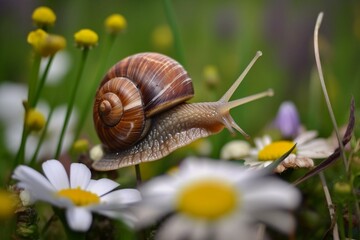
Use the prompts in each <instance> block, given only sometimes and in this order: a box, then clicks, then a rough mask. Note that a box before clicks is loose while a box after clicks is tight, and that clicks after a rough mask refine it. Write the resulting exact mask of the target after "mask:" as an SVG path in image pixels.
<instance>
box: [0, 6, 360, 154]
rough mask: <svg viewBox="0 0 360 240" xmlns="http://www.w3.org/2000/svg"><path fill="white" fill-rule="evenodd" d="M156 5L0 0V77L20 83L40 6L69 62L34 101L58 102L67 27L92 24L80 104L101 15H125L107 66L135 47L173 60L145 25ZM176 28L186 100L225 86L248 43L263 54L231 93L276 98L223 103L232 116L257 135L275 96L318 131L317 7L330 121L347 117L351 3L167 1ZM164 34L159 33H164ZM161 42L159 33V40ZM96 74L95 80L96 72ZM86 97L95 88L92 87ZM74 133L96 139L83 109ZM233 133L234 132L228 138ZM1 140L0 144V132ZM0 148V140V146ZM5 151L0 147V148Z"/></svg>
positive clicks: (207, 96)
mask: <svg viewBox="0 0 360 240" xmlns="http://www.w3.org/2000/svg"><path fill="white" fill-rule="evenodd" d="M163 3H164V2H163V1H161V0H154V1H130V0H128V1H109V0H108V1H84V0H82V1H69V0H64V1H29V0H17V1H10V0H8V1H6V0H1V1H0V28H1V39H0V53H1V54H0V81H1V82H3V81H11V82H17V83H24V84H26V83H27V80H28V76H29V66H30V64H29V60H30V57H29V56H30V53H31V47H30V46H29V45H28V44H27V42H26V37H27V34H28V33H29V31H31V30H34V29H35V27H34V26H33V24H32V21H31V14H32V11H33V10H34V9H35V8H36V7H38V6H41V5H44V6H48V7H50V8H52V9H53V10H54V12H55V13H56V15H57V21H56V24H55V26H54V27H53V29H51V32H52V33H55V34H60V35H63V36H65V38H66V39H67V48H66V51H68V52H69V53H70V56H71V62H72V65H71V68H70V71H69V72H68V74H67V75H66V77H65V79H64V80H63V81H62V82H61V83H60V84H58V85H56V86H47V87H46V88H45V92H44V94H43V96H42V98H43V99H49V98H54V97H55V99H56V100H55V103H56V104H61V103H66V101H67V100H68V99H67V97H68V94H69V86H72V82H71V81H73V79H74V73H75V72H76V66H77V63H78V61H79V59H80V51H79V49H77V48H76V47H75V44H74V40H73V34H74V33H75V32H76V31H78V30H80V29H81V28H91V29H93V30H94V31H96V32H97V33H98V34H99V36H100V41H99V45H98V46H97V47H96V48H95V49H93V50H92V51H91V52H90V55H89V59H88V62H87V64H86V66H85V68H86V69H85V74H84V77H83V79H82V83H81V87H80V88H81V91H80V92H79V94H78V96H77V98H76V107H77V108H78V109H79V108H81V107H82V106H83V105H84V104H85V101H84V95H85V94H84V93H86V91H87V87H88V85H89V84H88V83H89V82H91V81H93V80H94V79H93V78H94V75H95V70H96V66H97V65H98V64H99V63H98V59H99V56H100V55H101V51H102V47H103V44H105V43H104V41H103V40H104V39H105V37H104V36H105V31H104V20H105V18H106V17H107V16H108V15H110V14H112V13H120V14H122V15H123V16H124V17H125V18H126V19H127V22H128V27H127V29H126V31H125V32H124V33H123V34H121V35H120V36H119V37H118V38H117V40H116V43H115V47H114V48H113V51H112V52H111V54H110V56H109V58H108V59H109V60H108V62H107V63H106V66H107V68H108V67H110V66H111V65H113V64H114V63H116V62H117V61H119V60H120V59H122V58H124V57H126V56H128V55H131V54H134V53H137V52H144V51H157V52H162V53H165V54H167V55H169V56H171V57H173V58H175V59H177V60H179V61H180V59H179V58H178V54H177V53H176V51H175V50H174V46H173V44H170V45H167V44H166V43H165V44H162V45H161V44H160V45H159V42H158V41H157V42H156V40H154V32H155V31H156V29H158V28H159V27H161V26H167V24H168V20H167V17H166V12H165V8H164V4H163ZM172 5H173V10H174V13H175V17H176V23H177V26H178V30H179V33H180V40H181V45H182V46H183V55H184V62H183V65H184V66H185V68H186V70H187V71H188V73H189V74H190V76H191V77H192V79H193V83H194V87H195V97H194V98H193V99H191V102H198V101H214V100H217V99H218V98H220V97H221V95H222V94H223V93H224V92H225V91H226V89H228V87H229V86H230V85H231V83H232V82H233V81H234V80H235V79H236V78H237V77H238V75H239V74H240V73H241V72H242V70H243V69H244V68H245V66H246V65H247V64H248V63H249V61H250V60H251V58H252V57H253V55H254V54H255V52H256V51H257V50H261V51H262V52H263V56H262V57H261V58H260V60H259V61H258V62H257V63H256V64H255V66H254V67H253V68H252V69H251V71H250V73H249V74H248V75H247V77H246V78H245V80H244V82H243V83H242V84H241V86H240V87H239V89H238V90H237V91H236V93H235V95H234V97H233V99H235V98H240V97H244V96H247V95H250V94H253V93H256V92H260V91H263V90H266V89H268V88H273V89H274V91H275V96H274V97H272V98H266V99H262V100H259V101H256V102H252V103H249V104H247V105H244V106H241V107H238V108H236V109H234V110H232V112H231V113H232V116H233V117H234V119H235V121H236V122H237V123H238V124H239V125H240V126H241V127H242V128H243V129H244V130H245V131H246V132H247V133H249V134H250V135H251V136H257V135H258V134H260V133H261V131H262V129H263V128H264V127H265V126H266V125H267V124H268V123H269V122H271V120H272V119H273V118H274V116H275V115H276V112H277V109H278V107H279V105H280V104H281V102H282V101H285V100H291V101H293V102H295V104H296V105H297V107H298V109H299V111H300V116H301V120H302V122H303V123H304V125H306V126H307V127H308V128H309V129H317V130H319V132H320V134H321V135H322V136H324V137H328V136H329V135H330V134H331V132H332V125H331V121H330V118H329V115H328V113H327V109H326V106H325V105H324V100H323V99H324V97H323V95H322V92H321V89H320V87H319V82H318V79H317V73H316V71H315V65H314V63H315V61H314V53H313V30H314V25H315V21H316V17H317V15H318V13H319V12H320V11H323V12H324V19H323V23H322V26H321V28H320V48H321V58H322V64H323V70H324V75H325V80H326V83H327V87H328V90H329V94H330V99H331V102H332V105H333V108H334V112H335V115H336V117H337V121H338V124H339V125H344V124H346V121H347V118H348V109H349V103H350V98H351V96H354V97H355V101H356V102H359V101H358V100H360V99H359V96H358V92H359V90H358V89H359V87H360V67H359V63H360V61H359V60H360V54H359V53H360V1H341V0H331V1H328V0H323V1H287V0H276V1H235V0H228V1H215V0H207V1H204V0H201V1H190V0H187V1H184V0H183V1H172ZM165 38H166V37H165ZM160 39H162V38H161V37H160ZM208 65H213V66H215V67H216V69H217V71H218V74H219V82H218V83H217V85H216V87H215V88H209V87H208V86H207V85H206V83H205V79H204V74H203V70H204V68H205V67H206V66H208ZM98 81H100V79H98ZM94 94H95V93H94ZM83 129H84V130H83V134H82V136H85V137H89V138H90V139H91V143H92V144H96V143H99V140H98V138H97V136H96V135H95V132H94V128H93V124H92V117H91V113H89V117H88V120H87V122H86V125H85V127H84V128H83ZM3 130H4V126H2V128H1V132H0V133H2V132H3ZM236 138H240V139H243V137H242V136H240V135H237V136H236ZM231 139H234V137H233V136H231V134H229V132H228V131H226V130H225V131H223V132H222V133H221V134H219V135H217V136H212V137H210V138H209V140H210V141H211V142H212V143H213V148H212V156H213V157H218V153H219V149H220V148H221V146H222V145H223V144H224V143H225V142H227V141H229V140H231ZM1 141H2V142H3V141H6V140H5V139H1ZM0 148H1V147H0ZM1 153H2V155H1V158H3V157H8V155H7V154H6V150H4V149H2V151H1Z"/></svg>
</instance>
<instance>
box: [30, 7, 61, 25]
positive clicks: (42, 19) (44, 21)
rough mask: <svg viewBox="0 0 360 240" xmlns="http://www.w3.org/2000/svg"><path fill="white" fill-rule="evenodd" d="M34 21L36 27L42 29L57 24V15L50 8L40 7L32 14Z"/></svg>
mask: <svg viewBox="0 0 360 240" xmlns="http://www.w3.org/2000/svg"><path fill="white" fill-rule="evenodd" d="M32 20H33V21H34V23H35V25H36V26H38V27H40V28H42V27H47V26H52V25H54V23H55V20H56V15H55V13H54V12H53V10H51V9H50V8H48V7H38V8H36V9H35V10H34V12H33V14H32Z"/></svg>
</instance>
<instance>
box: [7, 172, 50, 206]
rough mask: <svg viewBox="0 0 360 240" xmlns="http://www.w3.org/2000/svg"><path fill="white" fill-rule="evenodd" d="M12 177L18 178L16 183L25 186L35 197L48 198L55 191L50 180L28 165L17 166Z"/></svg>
mask: <svg viewBox="0 0 360 240" xmlns="http://www.w3.org/2000/svg"><path fill="white" fill-rule="evenodd" d="M12 178H13V179H16V180H19V181H20V182H19V183H18V185H20V186H25V187H26V189H27V190H28V191H29V192H30V194H31V196H35V199H40V200H45V201H46V200H48V199H49V196H50V195H51V194H52V193H53V192H54V191H55V189H54V188H53V186H52V185H51V184H50V182H49V181H48V180H47V179H46V178H45V177H44V176H43V175H42V174H40V173H39V172H37V171H35V170H34V169H32V168H30V167H28V166H24V165H21V166H18V167H17V168H16V169H15V170H14V174H13V176H12Z"/></svg>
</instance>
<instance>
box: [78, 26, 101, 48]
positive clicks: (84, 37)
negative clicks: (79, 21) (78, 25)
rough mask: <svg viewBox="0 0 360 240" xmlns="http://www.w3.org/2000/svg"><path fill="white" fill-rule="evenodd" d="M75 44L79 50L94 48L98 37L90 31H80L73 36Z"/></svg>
mask: <svg viewBox="0 0 360 240" xmlns="http://www.w3.org/2000/svg"><path fill="white" fill-rule="evenodd" d="M74 38H75V43H76V45H77V46H78V47H79V48H92V47H95V46H96V45H97V43H98V41H99V37H98V35H97V34H96V32H94V31H93V30H91V29H81V30H80V31H78V32H76V33H75V34H74Z"/></svg>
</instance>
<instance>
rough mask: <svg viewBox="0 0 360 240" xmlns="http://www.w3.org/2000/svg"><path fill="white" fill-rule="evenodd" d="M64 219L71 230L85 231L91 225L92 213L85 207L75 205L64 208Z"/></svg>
mask: <svg viewBox="0 0 360 240" xmlns="http://www.w3.org/2000/svg"><path fill="white" fill-rule="evenodd" d="M66 219H67V222H68V224H69V226H70V228H71V229H72V230H74V231H81V232H85V231H87V230H89V228H90V226H91V222H92V215H91V212H90V211H88V210H86V209H85V208H81V207H79V208H78V207H75V208H69V209H67V210H66Z"/></svg>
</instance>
